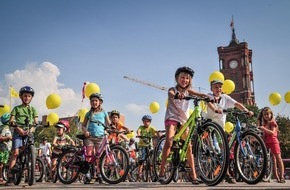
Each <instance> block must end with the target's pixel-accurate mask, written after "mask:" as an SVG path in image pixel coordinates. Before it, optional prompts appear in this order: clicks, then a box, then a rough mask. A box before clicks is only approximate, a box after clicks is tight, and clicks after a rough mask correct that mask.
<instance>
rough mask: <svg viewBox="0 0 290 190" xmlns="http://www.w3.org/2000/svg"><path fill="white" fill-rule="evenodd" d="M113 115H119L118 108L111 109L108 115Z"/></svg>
mask: <svg viewBox="0 0 290 190" xmlns="http://www.w3.org/2000/svg"><path fill="white" fill-rule="evenodd" d="M113 115H117V116H118V117H120V112H119V111H118V110H112V111H111V113H110V117H112V116H113Z"/></svg>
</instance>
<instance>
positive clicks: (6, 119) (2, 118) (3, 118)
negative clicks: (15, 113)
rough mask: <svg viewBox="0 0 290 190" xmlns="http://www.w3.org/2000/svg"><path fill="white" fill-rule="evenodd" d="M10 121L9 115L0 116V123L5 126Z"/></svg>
mask: <svg viewBox="0 0 290 190" xmlns="http://www.w3.org/2000/svg"><path fill="white" fill-rule="evenodd" d="M9 120H10V113H4V114H3V115H2V116H1V123H3V124H6V123H7V122H8V121H9Z"/></svg>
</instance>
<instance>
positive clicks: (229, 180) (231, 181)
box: [225, 175, 236, 184]
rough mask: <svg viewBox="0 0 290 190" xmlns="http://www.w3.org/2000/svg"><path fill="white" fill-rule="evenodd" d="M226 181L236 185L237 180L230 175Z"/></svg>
mask: <svg viewBox="0 0 290 190" xmlns="http://www.w3.org/2000/svg"><path fill="white" fill-rule="evenodd" d="M225 180H226V182H228V183H231V184H233V183H236V180H235V179H234V178H233V177H232V176H230V175H226V177H225Z"/></svg>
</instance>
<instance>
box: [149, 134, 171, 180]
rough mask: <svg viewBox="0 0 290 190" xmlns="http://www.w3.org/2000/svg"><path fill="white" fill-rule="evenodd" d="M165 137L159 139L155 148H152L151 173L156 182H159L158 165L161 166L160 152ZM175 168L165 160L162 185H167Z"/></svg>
mask: <svg viewBox="0 0 290 190" xmlns="http://www.w3.org/2000/svg"><path fill="white" fill-rule="evenodd" d="M165 138H166V137H165V135H163V136H161V137H160V140H159V141H158V143H157V145H156V147H155V148H154V153H153V172H154V175H155V177H156V179H157V180H159V170H160V165H161V160H162V150H163V147H164V144H165V140H166V139H165ZM175 171H176V168H175V169H174V167H173V163H172V162H171V161H169V160H166V162H165V172H164V177H165V180H164V182H163V183H164V184H169V183H170V182H171V181H172V180H173V178H174V174H175Z"/></svg>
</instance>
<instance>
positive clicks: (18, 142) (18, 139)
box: [12, 132, 24, 150]
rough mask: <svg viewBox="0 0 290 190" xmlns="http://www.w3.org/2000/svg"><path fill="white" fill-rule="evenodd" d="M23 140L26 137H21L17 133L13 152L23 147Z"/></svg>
mask: <svg viewBox="0 0 290 190" xmlns="http://www.w3.org/2000/svg"><path fill="white" fill-rule="evenodd" d="M23 138H24V137H22V136H20V135H19V134H18V133H17V132H15V133H14V135H13V140H12V150H15V149H19V148H20V147H22V146H23Z"/></svg>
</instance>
